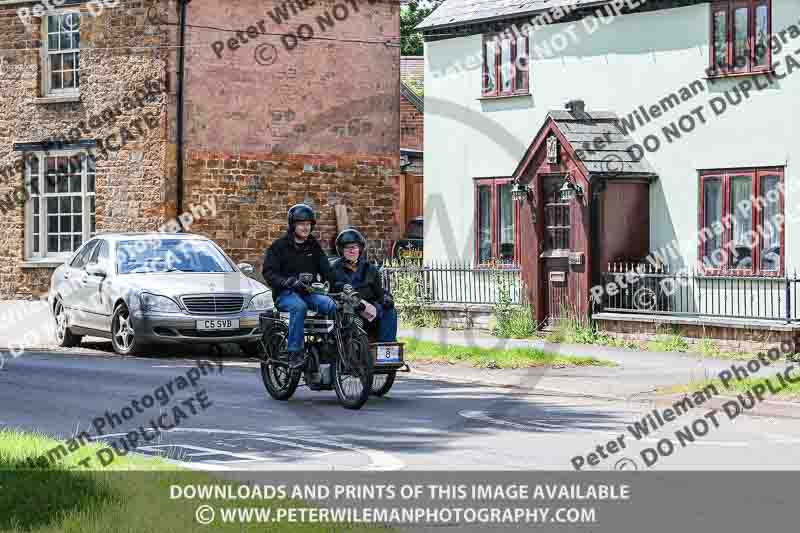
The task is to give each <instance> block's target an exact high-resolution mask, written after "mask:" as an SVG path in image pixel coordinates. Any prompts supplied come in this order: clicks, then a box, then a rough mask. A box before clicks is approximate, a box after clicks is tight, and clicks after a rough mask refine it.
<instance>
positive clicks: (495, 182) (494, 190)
mask: <svg viewBox="0 0 800 533" xmlns="http://www.w3.org/2000/svg"><path fill="white" fill-rule="evenodd" d="M511 181H512V180H511V178H475V179H474V188H475V202H474V205H475V217H474V226H475V235H474V237H475V261H474V262H475V264H476V265H479V266H480V265H488V264H489V263H490V262H495V261H498V260H499V258H500V220H499V216H498V215H499V214H500V194H499V189H500V186H501V185H506V184H509V183H511ZM482 186H488V187H489V189H490V191H491V194H490V196H489V197H490V200H489V201H490V204H491V209H490V213H491V215H490V218H491V223H490V224H491V232H490V233H491V236H492V248H491V254H490V256H491V257H490V258H489V261H483V262H482V261H481V260H480V232H481V225H480V216H481V206H480V189H479V188H480V187H482ZM511 205H512V206H513V207H512V209H513V215H512V217H513V224H514V257H513V260H512V263H511V265H512V266H514V267H517V266H519V264H520V242H521V239H520V226H519V209H520V208H519V202H515V201H514V200H513V199H512V200H511Z"/></svg>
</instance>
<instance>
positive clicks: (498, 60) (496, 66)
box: [481, 32, 531, 97]
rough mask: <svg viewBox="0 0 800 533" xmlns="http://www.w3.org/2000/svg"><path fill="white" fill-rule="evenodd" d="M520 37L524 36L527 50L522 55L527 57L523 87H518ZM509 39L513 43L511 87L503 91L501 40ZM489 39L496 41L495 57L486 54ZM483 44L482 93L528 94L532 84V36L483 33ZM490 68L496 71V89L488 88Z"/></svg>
mask: <svg viewBox="0 0 800 533" xmlns="http://www.w3.org/2000/svg"><path fill="white" fill-rule="evenodd" d="M520 38H523V41H524V43H525V50H523V52H522V55H523V56H524V57H525V66H526V67H527V68H526V69H525V70H524V71H525V75H524V76H523V77H522V87H517V66H518V65H517V58H518V57H519V56H518V54H519V53H520V51H519V49H518V48H519V47H518V46H517V44H518V42H519V40H520ZM503 40H509V41H510V44H511V52H510V55H511V89H510V90H507V91H503V90H502V89H501V83H500V70H501V67H502V46H501V43H500V42H501V41H503ZM489 41H494V44H495V50H494V58H489V57H487V54H486V43H487V42H489ZM481 46H482V47H483V50H482V56H483V70H482V73H483V75H482V76H481V95H482V96H488V97H491V96H515V95H520V94H528V93H529V84H530V80H529V78H530V73H529V71H530V46H531V43H530V38H529V37H528V36H527V35H524V36H523V35H516V34H515V33H513V32H500V33H488V34H484V35H483V41H482V42H481ZM489 69H491V70H492V72H494V89H492V90H489V89H488V88H487V86H486V85H487V83H486V82H487V80H488V79H489Z"/></svg>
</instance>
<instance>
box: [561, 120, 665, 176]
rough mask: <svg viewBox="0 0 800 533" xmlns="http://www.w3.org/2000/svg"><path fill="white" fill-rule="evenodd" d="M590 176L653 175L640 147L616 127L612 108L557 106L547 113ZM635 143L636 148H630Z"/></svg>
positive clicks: (653, 172) (616, 121) (620, 128)
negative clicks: (585, 108) (586, 108)
mask: <svg viewBox="0 0 800 533" xmlns="http://www.w3.org/2000/svg"><path fill="white" fill-rule="evenodd" d="M547 117H548V118H549V119H552V120H553V122H554V123H555V125H556V127H557V128H558V130H559V131H560V132H561V134H562V135H563V136H564V138H565V139H566V140H567V142H569V144H570V145H571V147H572V149H573V150H574V151H575V154H576V156H577V159H578V160H579V161H580V162H581V163H583V166H584V167H586V170H587V172H588V173H589V179H591V178H593V177H617V176H627V177H634V176H635V177H655V176H657V174H656V172H655V170H654V169H653V167H652V166H650V163H648V162H647V159H646V158H645V157H644V154H643V153H642V152H643V149H641V148H640V147H638V145H637V142H636V141H635V140H634V139H633V138H632V137H631V136H629V135H628V134H627V133H626V132H625V130H624V128H622V127H620V126H619V122H618V120H619V119H618V117H617V114H616V113H614V112H611V111H590V112H589V111H579V110H573V111H569V110H565V109H559V110H556V111H550V112H548V113H547ZM634 146H636V148H632V147H634Z"/></svg>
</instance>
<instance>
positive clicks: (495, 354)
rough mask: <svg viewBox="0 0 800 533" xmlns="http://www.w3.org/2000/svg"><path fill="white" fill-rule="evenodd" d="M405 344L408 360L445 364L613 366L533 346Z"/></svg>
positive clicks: (408, 341)
mask: <svg viewBox="0 0 800 533" xmlns="http://www.w3.org/2000/svg"><path fill="white" fill-rule="evenodd" d="M399 340H400V342H404V343H405V357H406V359H407V360H408V361H417V362H431V361H443V362H448V363H467V364H470V365H472V366H475V367H478V368H531V367H538V366H549V367H568V366H614V363H612V362H610V361H605V360H602V359H597V358H595V357H577V356H572V355H561V354H554V353H550V352H545V351H544V350H539V349H535V348H511V349H508V350H501V349H497V348H479V347H476V346H458V345H453V344H438V343H435V342H428V341H421V340H417V339H412V338H407V337H406V338H402V339H399Z"/></svg>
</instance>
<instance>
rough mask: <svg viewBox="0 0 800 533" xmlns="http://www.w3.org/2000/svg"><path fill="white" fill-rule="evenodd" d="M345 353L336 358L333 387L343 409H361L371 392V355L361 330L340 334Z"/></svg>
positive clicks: (365, 335)
mask: <svg viewBox="0 0 800 533" xmlns="http://www.w3.org/2000/svg"><path fill="white" fill-rule="evenodd" d="M342 337H343V338H342V341H343V344H344V347H345V349H346V350H347V351H348V353H346V354H340V356H339V357H337V358H336V366H335V367H334V368H335V370H334V372H335V374H336V375H335V376H334V380H333V383H334V388H335V389H336V396H337V397H338V398H339V403H341V404H342V406H343V407H344V408H345V409H361V408H362V407H363V406H364V404H365V403H366V402H367V400H368V399H369V395H370V393H371V392H372V379H373V375H372V370H373V365H372V356H371V354H370V352H369V339H367V334H366V333H364V332H363V331H357V332H355V333H353V334H345V335H342Z"/></svg>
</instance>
